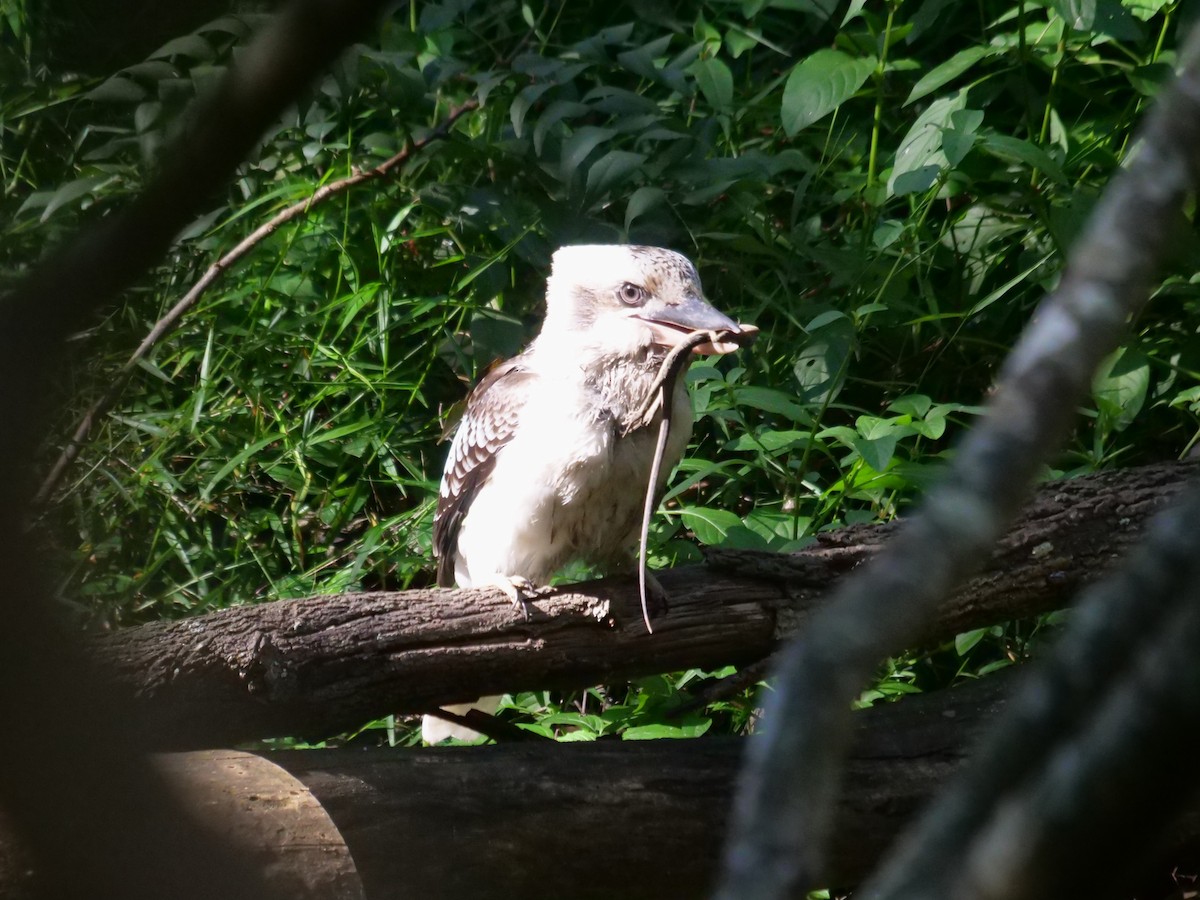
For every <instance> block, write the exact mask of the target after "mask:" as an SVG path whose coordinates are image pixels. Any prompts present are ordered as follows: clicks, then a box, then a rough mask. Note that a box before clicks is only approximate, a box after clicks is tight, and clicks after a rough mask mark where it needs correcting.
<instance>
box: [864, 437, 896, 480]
mask: <svg viewBox="0 0 1200 900" xmlns="http://www.w3.org/2000/svg"><path fill="white" fill-rule="evenodd" d="M854 449H855V450H857V451H858V455H859V456H861V457H862V459H863V462H865V463H866V464H867V465H868V466H870V467H871V468H872V469H874V470H875V471H876V472H886V471H887V467H888V463H890V462H891V461H892V457H893V456H894V455H895V453H896V435H894V434H886V435H884V436H882V437H877V438H865V437H862V436H859V437H857V438H855V440H854Z"/></svg>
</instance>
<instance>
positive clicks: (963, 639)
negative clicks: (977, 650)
mask: <svg viewBox="0 0 1200 900" xmlns="http://www.w3.org/2000/svg"><path fill="white" fill-rule="evenodd" d="M988 630H989V629H988V628H974V629H972V630H971V631H964V632H963V633H962V634H957V635H955V636H954V652H955V653H957V654H958V655H959V656H966V655H967V653H969V652H970V650H971V648H972V647H974V646H975V645H976V644H978V643H979V642H980V641H981V640H983V638H984V636H985V635H986V634H987V633H988Z"/></svg>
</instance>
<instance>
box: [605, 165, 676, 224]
mask: <svg viewBox="0 0 1200 900" xmlns="http://www.w3.org/2000/svg"><path fill="white" fill-rule="evenodd" d="M589 177H590V175H589ZM666 196H667V195H666V192H665V191H664V190H663V189H662V188H660V187H640V188H638V189H637V190H636V191H634V192H633V193H632V194H631V195H630V197H629V203H627V204H626V206H625V230H626V231H628V230H629V226H631V225H632V224H633V223H634V222H636V221H637V220H638V218H640V217H641V216H642V215H643V214H644V213H647V212H649V211H650V210H652V209H654V208H655V207H657V206H661V205H662V203H663V200H665V199H666Z"/></svg>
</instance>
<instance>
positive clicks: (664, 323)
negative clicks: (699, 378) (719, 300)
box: [633, 297, 758, 356]
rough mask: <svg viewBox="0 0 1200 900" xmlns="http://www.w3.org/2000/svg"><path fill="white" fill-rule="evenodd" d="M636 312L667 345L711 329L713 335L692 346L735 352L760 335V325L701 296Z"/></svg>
mask: <svg viewBox="0 0 1200 900" xmlns="http://www.w3.org/2000/svg"><path fill="white" fill-rule="evenodd" d="M633 316H634V318H637V319H640V320H641V321H642V322H643V323H644V324H646V325H647V326H648V327H649V328H650V331H651V333H652V334H653V335H654V341H655V343H657V344H659V345H661V346H663V347H674V346H675V345H676V344H678V343H679V342H680V341H682V340H683V339H684V338H685V337H688V336H689V335H692V334H695V333H696V332H698V331H706V332H708V333H709V334H710V335H712V339H711V340H709V341H706V342H705V343H703V344H700V345H699V346H697V347H696V348H695V349H693V350H692V352H693V353H701V354H704V355H706V356H714V355H720V354H724V353H732V352H733V351H734V350H736V349H737V348H738V347H744V346H746V345H748V344H751V343H753V341H754V339H755V338H756V337H758V328H757V327H755V326H754V325H744V324H738V323H737V322H735V321H733V319H731V318H729V316H727V315H725V314H724V313H722V312H721V311H720V310H718V309H716V308H714V307H713V306H711V305H710V304H709V303H707V302H706V301H704V300H703V299H701V298H700V297H688V298H687V299H686V300H684V301H683V302H682V303H677V304H674V305H668V304H666V303H663V304H660V305H656V306H654V307H653V308H650V309H646V308H642V309H639V310H638V311H637V312H635V313H633Z"/></svg>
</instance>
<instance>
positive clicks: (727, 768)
mask: <svg viewBox="0 0 1200 900" xmlns="http://www.w3.org/2000/svg"><path fill="white" fill-rule="evenodd" d="M1019 677H1020V673H1018V672H1012V671H1009V672H1001V673H997V674H995V675H992V676H990V677H988V678H986V679H982V680H980V681H978V682H974V683H971V684H967V685H964V686H962V687H959V688H954V689H952V690H945V691H939V692H937V693H932V694H921V695H913V696H909V697H906V698H905V699H904V700H903V701H902V702H899V703H892V704H886V705H883V706H878V707H875V708H873V709H869V710H863V711H862V712H859V713H856V714H855V717H856V719H857V729H858V734H857V739H856V741H855V745H854V747H853V749H852V752H851V755H850V758H849V760H848V761H847V765H846V770H845V775H844V780H843V788H844V794H843V796H842V798H841V801H840V805H839V808H838V812H837V820H836V825H835V829H834V841H833V846H832V848H831V858H830V867H829V870H828V872H826V873H825V874H826V879H827V881H828V884H829V885H831V886H839V885H840V886H847V887H848V886H853V885H854V884H857V883H858V882H859V881H860V880H861V879H862V877H863V876H864V875H865V874H866V873H868V872H869V871H871V870H872V869H873V868H874V867H875V864H876V862H877V861H878V859H879V858H880V856H881V854H882V853H884V852H885V851H886V849H887V848H888V847H889V846H890V845H891V843H892V841H893V840H894V839H895V837H896V836H897V835H899V834H902V833H903V832H904V830H905V829H906V828H907V827H908V824H909V822H910V821H911V819H912V817H913V815H914V814H915V813H917V812H918V811H919V810H920V808H921V807H922V806H923V805H924V803H925V802H926V801H927V800H928V798H930V797H931V796H932V795H933V793H934V792H935V791H937V790H938V789H939V788H941V787H943V786H945V784H946V782H947V780H948V779H950V778H951V777H952V776H953V775H954V773H955V772H956V771H957V770H958V769H959V767H960V766H961V765H962V764H963V762H964V761H965V760H966V758H967V757H968V755H969V752H970V748H971V747H972V745H973V744H974V743H975V741H976V739H977V737H978V735H979V733H980V732H981V731H982V730H983V729H984V728H985V727H986V726H987V724H988V723H989V722H990V721H991V720H992V719H993V718H994V717H995V715H996V713H997V712H998V711H999V710H1000V709H1001V708H1002V706H1003V703H1004V698H1005V696H1006V695H1007V694H1008V693H1009V691H1010V689H1011V687H1012V686H1013V685H1012V682H1013V681H1015V680H1016V679H1017V678H1019ZM750 740H753V738H750ZM744 743H745V742H744V741H743V740H740V739H736V738H725V737H721V738H701V739H698V740H686V741H685V740H675V741H672V740H659V741H615V740H614V741H607V740H602V741H598V742H596V743H590V744H555V743H551V742H536V743H526V744H506V745H500V746H488V747H445V748H435V749H424V750H422V749H407V750H389V749H373V750H368V751H363V750H358V749H352V748H343V749H338V750H303V751H280V752H274V753H268V754H263V755H262V756H253V755H251V754H245V753H238V752H235V751H213V752H201V753H181V754H166V755H163V756H161V757H159V758H158V759H159V768H160V770H161V771H164V772H165V773H166V774H167V775H168V778H169V783H170V784H171V785H172V787H173V788H174V789H175V791H176V792H177V793H178V794H179V795H180V796H181V798H182V799H183V800H184V801H185V802H186V805H187V807H188V808H189V809H191V810H193V811H194V812H195V813H196V814H197V815H199V817H200V818H201V821H202V823H203V824H204V825H205V826H207V827H209V828H215V829H219V830H220V831H221V832H222V833H224V834H227V835H228V836H230V837H234V838H236V839H237V840H236V844H237V846H239V847H240V848H242V849H250V850H252V851H253V857H254V858H255V859H256V860H257V861H258V862H259V864H260V865H262V866H264V868H265V869H266V873H267V875H268V876H269V877H268V882H269V883H270V884H271V885H272V886H274V887H277V888H280V889H281V892H280V893H278V894H277V895H278V896H291V897H294V898H296V900H305V898H309V897H311V898H318V897H320V898H330V897H331V898H352V897H357V896H365V897H366V898H367V900H393V898H395V900H400V898H407V897H436V898H439V900H459V898H462V900H467V898H470V900H488V898H497V900H507V898H512V897H522V898H530V900H536V898H542V897H546V898H552V897H562V896H570V897H572V898H577V900H592V898H595V900H600V898H604V900H608V898H612V897H620V898H622V900H641V898H645V900H676V898H678V900H685V898H686V900H690V898H695V897H702V896H706V893H707V889H708V887H709V885H710V883H711V880H712V877H713V875H714V872H715V868H716V864H717V860H718V858H719V851H720V848H721V842H722V841H723V839H724V830H725V823H726V820H727V816H728V808H729V801H730V798H731V797H732V794H733V790H734V786H735V779H736V776H737V771H738V767H739V757H740V754H741V751H742V748H743V747H744ZM283 770H286V771H283ZM317 802H319V804H320V805H319V806H318V805H316V804H317ZM1198 837H1200V816H1198V815H1197V814H1196V813H1195V812H1193V813H1191V814H1189V815H1188V816H1186V817H1184V818H1182V819H1180V820H1179V821H1178V822H1177V823H1175V825H1174V826H1173V828H1172V829H1171V833H1170V840H1171V841H1172V842H1173V844H1175V845H1179V844H1184V845H1186V846H1187V847H1189V848H1195V847H1196V846H1197V838H1198ZM6 849H9V850H11V842H10V841H9V840H8V836H7V835H6V834H5V833H4V828H3V825H2V824H0V896H3V897H6V898H7V897H25V896H28V897H33V896H35V893H34V891H35V889H36V887H37V881H36V877H35V876H36V873H31V872H27V871H25V870H23V869H21V868H20V866H19V865H17V866H14V865H13V864H12V859H11V858H10V860H9V865H8V866H6V865H5V852H4V851H5V850H6ZM1192 858H1195V857H1194V851H1193V856H1192ZM1151 871H1153V872H1154V873H1158V874H1160V875H1161V873H1165V872H1170V871H1171V865H1170V864H1167V863H1162V862H1159V863H1158V864H1157V865H1156V866H1154V867H1152V869H1151ZM360 884H361V888H360V887H359V885H360ZM285 887H286V888H287V889H286V890H283V888H285ZM360 890H361V892H362V893H361V894H359V893H358V892H359V891H360ZM1163 893H1164V894H1165V893H1166V892H1165V891H1164V892H1163ZM1138 896H1139V897H1147V896H1153V895H1148V894H1144V893H1138Z"/></svg>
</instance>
